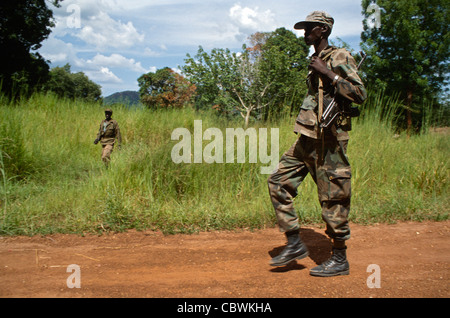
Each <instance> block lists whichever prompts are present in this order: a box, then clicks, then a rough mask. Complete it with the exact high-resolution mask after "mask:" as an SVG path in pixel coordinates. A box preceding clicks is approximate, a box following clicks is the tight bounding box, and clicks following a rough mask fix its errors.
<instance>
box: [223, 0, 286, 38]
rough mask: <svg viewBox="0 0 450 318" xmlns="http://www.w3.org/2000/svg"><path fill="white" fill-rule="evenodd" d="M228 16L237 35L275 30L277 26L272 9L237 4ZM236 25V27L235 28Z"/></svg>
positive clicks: (246, 35)
mask: <svg viewBox="0 0 450 318" xmlns="http://www.w3.org/2000/svg"><path fill="white" fill-rule="evenodd" d="M228 16H229V17H230V19H231V22H232V29H234V30H235V32H236V34H235V36H236V37H238V38H245V37H248V36H249V35H251V34H252V33H254V32H257V31H273V30H274V29H275V28H276V27H277V23H276V21H275V14H274V13H272V11H271V10H265V11H261V10H260V9H259V7H254V8H253V9H252V8H250V7H242V6H241V5H240V4H235V5H234V6H232V7H231V9H230V11H229V14H228ZM233 26H234V28H233Z"/></svg>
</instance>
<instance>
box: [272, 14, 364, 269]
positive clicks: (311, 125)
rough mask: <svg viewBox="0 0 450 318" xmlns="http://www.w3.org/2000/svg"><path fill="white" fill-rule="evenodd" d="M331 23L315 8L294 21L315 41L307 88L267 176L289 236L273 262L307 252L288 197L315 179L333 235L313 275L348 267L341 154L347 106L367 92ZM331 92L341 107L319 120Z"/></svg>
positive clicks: (345, 165)
mask: <svg viewBox="0 0 450 318" xmlns="http://www.w3.org/2000/svg"><path fill="white" fill-rule="evenodd" d="M333 24H334V19H333V18H332V17H331V16H330V15H329V14H328V13H326V12H323V11H314V12H312V13H311V14H309V15H308V16H307V17H306V20H305V21H301V22H298V23H297V24H296V25H295V26H294V28H295V29H304V30H305V42H306V44H308V45H314V48H315V53H314V54H313V56H312V58H311V63H310V65H309V74H308V76H307V79H306V83H307V86H308V94H307V96H306V97H305V99H304V101H303V104H302V106H301V108H300V113H299V115H298V117H297V120H296V122H295V128H294V132H295V133H297V134H299V135H300V137H299V138H298V139H297V141H296V142H295V143H294V144H293V145H292V147H291V148H290V149H289V150H288V151H286V152H285V153H284V155H283V156H282V157H281V159H280V162H279V164H278V168H277V170H276V171H275V172H274V173H273V174H272V175H271V176H270V177H269V180H268V184H269V193H270V198H271V200H272V203H273V206H274V208H275V213H276V216H277V220H278V225H279V227H280V230H281V231H282V232H284V233H285V235H286V237H287V242H288V243H287V246H286V247H285V249H284V250H283V251H282V252H281V253H280V254H279V255H277V256H275V257H274V258H272V260H271V261H270V265H272V266H283V265H286V264H288V263H289V262H291V261H293V260H295V259H302V258H305V257H307V256H308V253H309V252H308V248H307V247H306V246H305V244H304V243H303V242H302V240H301V238H300V235H299V228H300V226H299V222H298V216H297V213H296V211H295V209H294V204H293V199H294V198H295V197H296V196H297V188H298V187H299V186H300V184H301V183H302V182H303V180H304V179H305V177H306V176H307V175H308V174H311V176H312V178H313V180H314V181H315V183H316V184H317V190H318V194H319V202H320V206H321V208H322V219H323V220H324V221H325V223H326V231H325V233H326V234H327V235H328V236H329V237H330V238H331V239H332V240H333V254H332V256H331V258H330V259H329V260H327V261H325V262H324V263H322V264H320V265H319V266H317V267H315V268H312V269H311V270H310V274H311V275H313V276H335V275H347V274H348V273H349V264H348V261H347V256H346V244H345V241H346V240H348V239H349V238H350V228H349V225H348V220H347V216H348V214H349V211H350V196H351V190H350V189H351V184H350V178H351V169H350V163H349V161H348V158H347V155H346V151H347V144H348V139H349V135H348V133H347V131H348V130H350V128H351V125H350V117H351V114H350V111H349V110H348V109H349V108H350V104H351V102H355V103H357V104H361V103H362V102H363V101H364V100H365V99H366V97H367V93H366V90H365V88H364V85H363V83H362V81H361V79H360V78H359V76H358V74H357V65H356V62H355V60H354V58H353V57H352V55H351V54H350V53H349V52H348V51H347V50H345V49H340V48H336V47H334V46H330V45H329V44H328V36H329V35H330V33H331V30H332V27H333ZM333 98H336V100H337V101H338V103H340V104H341V105H342V109H344V111H342V112H341V113H340V116H339V118H338V119H337V120H336V121H335V122H333V123H332V124H330V125H329V126H324V125H323V123H324V122H323V121H322V118H323V116H322V115H323V114H324V110H325V109H326V108H327V105H329V104H330V105H331V100H333ZM324 127H326V128H324Z"/></svg>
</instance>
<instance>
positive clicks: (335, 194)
mask: <svg viewBox="0 0 450 318" xmlns="http://www.w3.org/2000/svg"><path fill="white" fill-rule="evenodd" d="M329 137H331V138H328V136H327V137H326V140H325V141H324V143H323V144H322V140H316V139H313V138H309V137H306V136H304V135H302V136H301V137H300V138H299V139H297V141H296V142H295V143H294V144H293V145H292V147H291V148H290V149H289V150H288V151H286V152H285V153H284V154H283V156H282V157H281V159H280V162H279V164H278V168H277V170H276V171H275V172H274V173H273V174H272V175H271V176H270V177H269V179H268V184H269V194H270V198H271V200H272V204H273V206H274V208H275V213H276V216H277V220H278V225H279V228H280V231H282V232H287V231H292V230H297V229H299V222H298V216H297V213H296V212H295V210H294V204H293V199H294V198H295V197H296V196H297V188H298V187H299V186H300V184H301V183H302V182H303V180H304V179H305V177H306V176H307V175H308V173H309V174H311V176H312V178H313V180H314V182H315V183H316V185H317V190H318V194H319V202H320V206H321V207H322V219H323V220H324V221H325V222H326V231H325V233H326V234H327V235H328V236H329V237H330V238H333V239H337V240H347V239H349V238H350V228H349V224H348V220H347V217H348V214H349V211H350V197H351V168H350V163H349V161H348V158H347V155H346V150H347V144H348V141H337V140H336V138H335V137H334V136H329Z"/></svg>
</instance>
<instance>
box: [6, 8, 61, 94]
mask: <svg viewBox="0 0 450 318" xmlns="http://www.w3.org/2000/svg"><path fill="white" fill-rule="evenodd" d="M59 2H61V0H52V1H51V3H52V4H53V5H54V6H57V7H58V6H59ZM53 26H54V22H53V12H52V11H51V10H50V9H49V8H48V7H47V4H46V1H45V0H3V1H1V2H0V47H1V50H0V59H1V61H2V63H1V64H0V81H1V82H2V83H1V84H2V86H1V89H2V90H3V91H4V92H7V93H12V90H13V89H18V88H21V89H29V88H34V87H36V86H38V85H39V84H42V83H43V82H45V81H46V79H47V76H48V72H49V66H48V64H47V62H46V61H45V60H44V59H43V57H42V56H41V55H40V54H39V53H37V52H36V50H37V49H39V48H40V47H41V42H42V41H43V40H45V39H46V38H47V37H48V35H49V34H50V32H51V28H52V27H53Z"/></svg>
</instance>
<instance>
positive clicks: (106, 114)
mask: <svg viewBox="0 0 450 318" xmlns="http://www.w3.org/2000/svg"><path fill="white" fill-rule="evenodd" d="M111 115H112V114H111V113H110V112H105V118H106V119H107V120H110V119H111Z"/></svg>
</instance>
